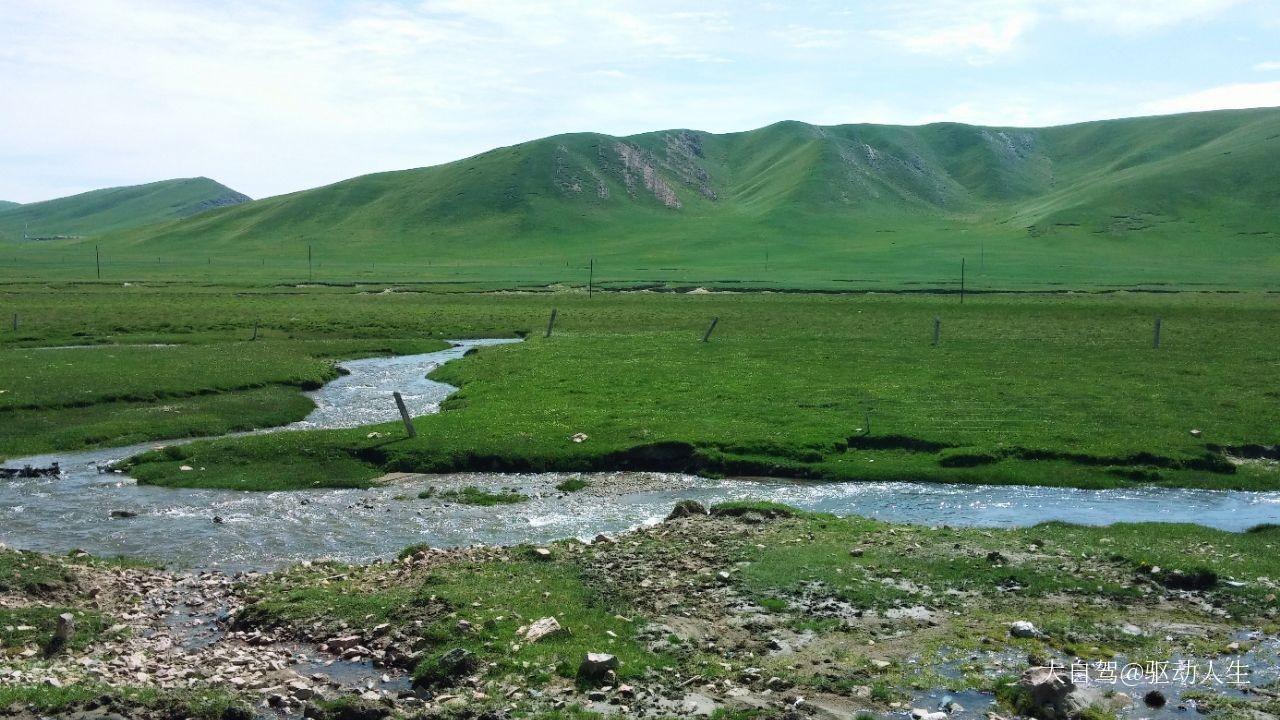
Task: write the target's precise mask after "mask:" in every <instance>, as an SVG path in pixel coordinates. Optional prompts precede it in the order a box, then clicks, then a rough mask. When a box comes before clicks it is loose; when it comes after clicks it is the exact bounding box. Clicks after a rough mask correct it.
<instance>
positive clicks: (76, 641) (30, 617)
mask: <svg viewBox="0 0 1280 720" xmlns="http://www.w3.org/2000/svg"><path fill="white" fill-rule="evenodd" d="M63 613H71V614H72V615H74V616H75V619H76V624H75V635H74V636H72V638H71V640H70V642H69V643H68V646H69V647H71V648H73V649H79V648H84V647H87V646H88V645H90V644H92V643H93V642H94V641H95V640H96V639H97V638H98V636H99V635H100V634H101V633H102V632H103V631H104V630H105V629H106V628H107V622H106V620H105V619H104V618H103V617H102V615H101V614H99V613H96V612H85V611H83V610H77V609H75V608H66V607H22V608H0V649H7V648H20V647H25V646H28V645H34V646H37V647H42V648H43V647H47V646H48V645H49V644H50V642H51V641H52V640H53V633H54V630H55V629H56V628H57V626H58V616H59V615H61V614H63Z"/></svg>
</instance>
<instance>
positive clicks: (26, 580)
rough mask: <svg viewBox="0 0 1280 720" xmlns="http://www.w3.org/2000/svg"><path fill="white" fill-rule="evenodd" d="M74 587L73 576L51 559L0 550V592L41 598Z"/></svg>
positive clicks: (39, 555) (28, 553)
mask: <svg viewBox="0 0 1280 720" xmlns="http://www.w3.org/2000/svg"><path fill="white" fill-rule="evenodd" d="M74 583H75V574H74V573H73V572H72V571H71V570H69V569H68V568H66V567H65V566H64V565H63V564H62V563H61V562H59V561H58V560H56V559H55V558H52V557H50V556H48V555H42V554H39V553H30V552H17V551H14V550H8V549H4V548H0V592H3V593H8V592H13V593H23V594H26V595H32V596H37V597H43V596H47V595H50V594H54V593H59V592H65V591H67V590H69V589H70V588H72V587H73V585H74Z"/></svg>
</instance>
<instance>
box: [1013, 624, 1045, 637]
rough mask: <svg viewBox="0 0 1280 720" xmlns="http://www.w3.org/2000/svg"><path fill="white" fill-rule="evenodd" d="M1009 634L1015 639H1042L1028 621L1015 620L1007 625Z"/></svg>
mask: <svg viewBox="0 0 1280 720" xmlns="http://www.w3.org/2000/svg"><path fill="white" fill-rule="evenodd" d="M1009 634H1010V635H1012V636H1014V637H1016V638H1038V637H1043V635H1042V634H1041V633H1040V631H1039V630H1037V629H1036V626H1035V625H1034V624H1032V623H1031V622H1030V621H1028V620H1015V621H1013V622H1012V623H1010V624H1009Z"/></svg>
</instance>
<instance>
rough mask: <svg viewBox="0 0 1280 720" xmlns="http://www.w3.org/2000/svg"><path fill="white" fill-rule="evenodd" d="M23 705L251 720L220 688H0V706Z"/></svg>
mask: <svg viewBox="0 0 1280 720" xmlns="http://www.w3.org/2000/svg"><path fill="white" fill-rule="evenodd" d="M12 706H23V707H29V708H32V709H33V710H34V711H36V712H39V713H42V714H44V713H47V714H50V715H66V714H70V713H72V712H76V711H79V710H82V709H86V708H89V707H101V708H106V709H108V711H110V712H115V713H121V714H124V715H126V716H127V715H129V714H131V710H134V709H137V708H142V709H145V710H151V711H159V712H163V713H167V714H169V716H171V717H183V718H191V720H251V718H253V717H255V714H254V712H253V709H252V706H250V705H249V704H248V703H247V702H245V700H243V699H242V698H240V697H238V696H236V695H234V694H232V693H230V692H228V691H226V690H221V689H215V688H195V689H190V690H157V689H155V688H144V687H109V686H106V685H92V684H89V683H77V684H70V685H66V686H64V687H53V686H51V685H11V686H5V687H0V707H6V708H7V707H12Z"/></svg>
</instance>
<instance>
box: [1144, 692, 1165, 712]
mask: <svg viewBox="0 0 1280 720" xmlns="http://www.w3.org/2000/svg"><path fill="white" fill-rule="evenodd" d="M1142 702H1143V704H1144V705H1146V706H1147V707H1149V708H1162V707H1164V704H1165V703H1166V702H1168V700H1167V699H1166V698H1165V696H1164V693H1162V692H1160V691H1159V690H1152V691H1150V692H1148V693H1147V694H1146V695H1143V696H1142Z"/></svg>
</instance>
